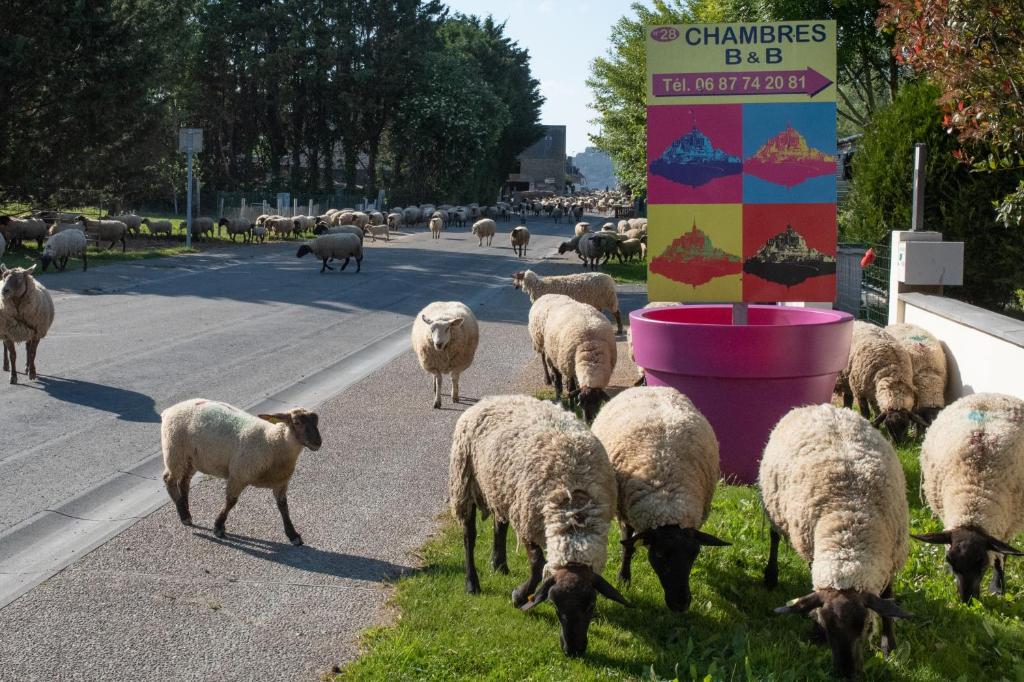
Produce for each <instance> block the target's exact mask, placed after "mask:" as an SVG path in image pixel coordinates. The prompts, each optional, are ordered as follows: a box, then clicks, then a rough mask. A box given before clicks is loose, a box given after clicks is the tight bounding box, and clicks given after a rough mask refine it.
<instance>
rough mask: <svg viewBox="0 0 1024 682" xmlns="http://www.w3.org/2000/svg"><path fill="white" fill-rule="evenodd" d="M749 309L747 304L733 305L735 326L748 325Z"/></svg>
mask: <svg viewBox="0 0 1024 682" xmlns="http://www.w3.org/2000/svg"><path fill="white" fill-rule="evenodd" d="M748 312H749V307H748V305H747V304H746V303H733V304H732V323H733V324H735V325H745V324H747V313H748Z"/></svg>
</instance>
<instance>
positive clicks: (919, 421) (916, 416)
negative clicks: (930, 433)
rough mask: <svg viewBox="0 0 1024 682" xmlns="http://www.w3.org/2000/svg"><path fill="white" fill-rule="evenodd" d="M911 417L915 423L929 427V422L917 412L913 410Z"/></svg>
mask: <svg viewBox="0 0 1024 682" xmlns="http://www.w3.org/2000/svg"><path fill="white" fill-rule="evenodd" d="M910 419H911V420H913V421H914V423H916V424H917V425H918V426H922V427H924V428H926V429H927V428H928V422H927V421H925V419H924V417H922V416H921V415H919V414H918V413H917V412H911V413H910Z"/></svg>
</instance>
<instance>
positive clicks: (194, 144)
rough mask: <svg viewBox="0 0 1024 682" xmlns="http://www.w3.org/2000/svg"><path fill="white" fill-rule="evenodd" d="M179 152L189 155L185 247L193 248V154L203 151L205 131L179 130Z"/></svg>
mask: <svg viewBox="0 0 1024 682" xmlns="http://www.w3.org/2000/svg"><path fill="white" fill-rule="evenodd" d="M178 151H179V152H184V153H185V154H187V155H188V190H187V192H186V193H185V194H186V199H185V204H186V211H187V213H186V216H185V246H186V248H192V154H195V153H198V152H201V151H203V129H202V128H181V129H180V130H178Z"/></svg>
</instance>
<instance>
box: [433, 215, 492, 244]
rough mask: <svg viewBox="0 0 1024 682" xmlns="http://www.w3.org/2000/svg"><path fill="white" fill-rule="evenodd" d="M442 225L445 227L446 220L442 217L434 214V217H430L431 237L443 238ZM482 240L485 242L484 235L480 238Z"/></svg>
mask: <svg viewBox="0 0 1024 682" xmlns="http://www.w3.org/2000/svg"><path fill="white" fill-rule="evenodd" d="M442 227H444V221H443V220H441V218H440V217H438V216H434V217H433V218H431V219H430V238H431V239H440V238H441V228H442ZM473 229H474V230H475V229H476V226H474V227H473ZM480 242H481V243H483V237H481V238H480Z"/></svg>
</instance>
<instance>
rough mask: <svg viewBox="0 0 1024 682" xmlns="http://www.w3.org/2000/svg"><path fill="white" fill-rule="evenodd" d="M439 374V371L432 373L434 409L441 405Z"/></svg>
mask: <svg viewBox="0 0 1024 682" xmlns="http://www.w3.org/2000/svg"><path fill="white" fill-rule="evenodd" d="M441 381H442V379H441V374H440V372H438V373H435V374H434V409H435V410H437V409H440V407H441Z"/></svg>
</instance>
